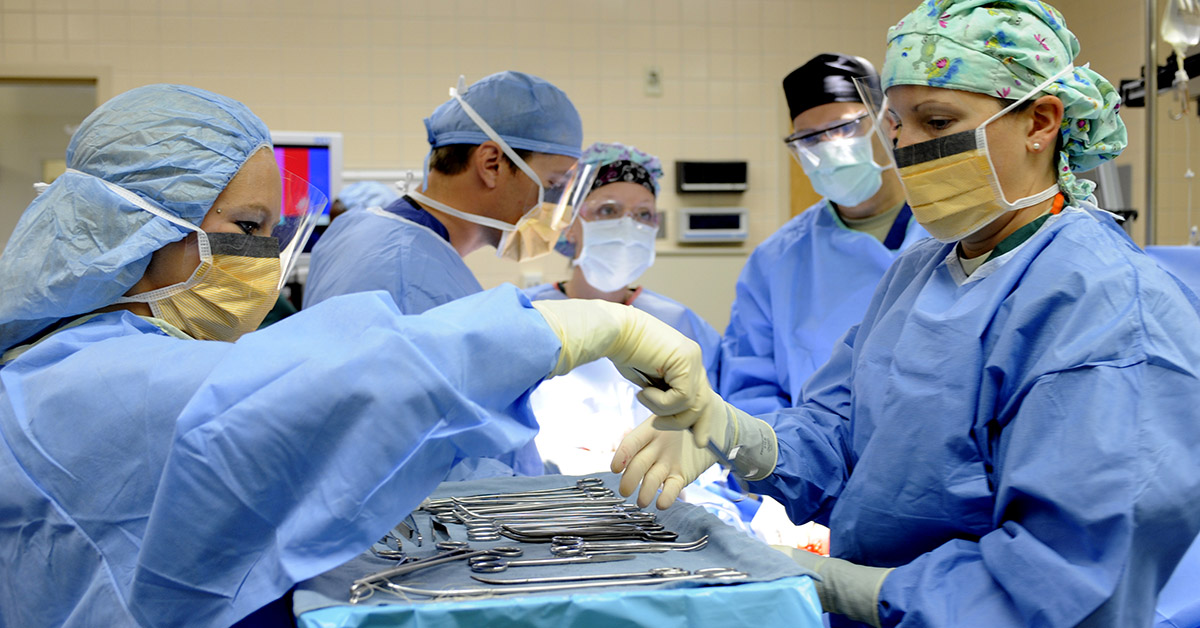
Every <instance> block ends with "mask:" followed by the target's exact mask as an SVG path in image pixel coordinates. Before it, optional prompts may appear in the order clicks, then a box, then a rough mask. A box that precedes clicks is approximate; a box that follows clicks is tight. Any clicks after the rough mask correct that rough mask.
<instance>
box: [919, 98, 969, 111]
mask: <svg viewBox="0 0 1200 628" xmlns="http://www.w3.org/2000/svg"><path fill="white" fill-rule="evenodd" d="M926 105H941V106H943V107H950V108H952V109H958V107H957V106H955V105H954V104H952V103H948V102H946V101H943V100H926V101H925V102H921V103H917V104H916V105H915V106H913V108H912V110H913V111H916V112H920V111H921V107H924V106H926Z"/></svg>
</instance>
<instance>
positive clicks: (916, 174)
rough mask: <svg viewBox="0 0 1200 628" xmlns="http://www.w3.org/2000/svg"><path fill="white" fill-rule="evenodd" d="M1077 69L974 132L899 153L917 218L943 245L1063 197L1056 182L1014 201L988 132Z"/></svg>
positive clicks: (900, 168)
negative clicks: (997, 165) (994, 160)
mask: <svg viewBox="0 0 1200 628" xmlns="http://www.w3.org/2000/svg"><path fill="white" fill-rule="evenodd" d="M1071 70H1073V68H1072V67H1071V66H1068V67H1067V68H1065V69H1064V70H1062V71H1061V72H1059V73H1057V74H1055V75H1054V76H1052V77H1050V78H1049V79H1048V80H1046V82H1044V83H1042V84H1041V85H1039V86H1038V87H1037V88H1035V89H1034V90H1032V91H1030V92H1029V93H1028V94H1026V95H1025V96H1023V97H1021V98H1020V99H1019V100H1017V101H1016V102H1014V103H1012V104H1011V105H1009V106H1007V107H1005V108H1004V109H1001V110H1000V111H999V112H998V113H996V114H995V115H993V116H992V117H990V118H988V119H987V120H985V121H984V122H983V124H981V125H979V127H978V128H976V129H975V130H974V131H963V132H961V133H955V134H953V135H947V136H945V137H939V138H937V139H933V140H929V141H927V142H921V143H920V144H913V145H912V146H905V147H904V148H898V149H896V151H895V159H896V167H897V169H898V172H899V174H900V180H901V182H902V183H903V184H904V188H905V193H906V195H907V196H908V203H909V206H910V207H911V208H912V212H913V217H914V218H916V219H917V222H919V223H921V226H922V227H925V230H926V231H928V232H929V234H930V235H932V236H933V237H935V238H937V239H938V240H940V241H942V242H946V243H952V242H958V241H959V240H962V239H963V238H966V237H967V236H970V235H971V234H973V233H975V232H977V231H979V230H980V229H982V228H984V227H986V226H987V225H988V224H990V223H991V222H992V221H994V220H996V219H997V218H999V217H1000V216H1002V215H1004V214H1005V213H1006V212H1010V211H1016V210H1018V209H1023V208H1025V207H1031V206H1033V205H1037V204H1038V203H1041V202H1043V201H1045V200H1046V199H1049V198H1051V197H1053V196H1054V195H1055V194H1057V193H1058V183H1057V182H1056V183H1055V184H1054V185H1052V186H1050V187H1048V188H1046V189H1045V190H1042V191H1041V192H1038V193H1037V194H1034V195H1032V196H1027V197H1025V198H1022V199H1018V200H1016V201H1013V202H1009V201H1008V199H1007V198H1005V196H1004V190H1003V189H1001V186H1000V180H999V179H998V178H997V177H996V169H995V167H994V165H993V163H992V158H991V155H990V154H989V152H988V143H987V131H986V129H987V125H989V124H991V123H992V122H994V121H996V120H998V119H999V118H1001V117H1002V116H1004V115H1006V114H1007V113H1009V112H1010V111H1012V110H1013V109H1015V108H1016V107H1017V106H1019V105H1020V104H1021V103H1023V102H1025V101H1027V100H1029V99H1031V98H1033V97H1034V96H1036V95H1038V94H1040V93H1041V91H1042V90H1043V89H1044V88H1046V87H1047V86H1049V85H1050V84H1051V83H1053V82H1054V81H1056V80H1057V79H1058V78H1059V77H1060V76H1063V75H1065V74H1066V73H1067V72H1069V71H1071Z"/></svg>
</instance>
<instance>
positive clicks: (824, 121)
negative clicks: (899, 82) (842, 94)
mask: <svg viewBox="0 0 1200 628" xmlns="http://www.w3.org/2000/svg"><path fill="white" fill-rule="evenodd" d="M866 112H867V106H866V105H864V104H862V103H860V102H831V103H825V104H824V105H817V106H816V107H813V108H812V109H805V110H804V111H802V112H800V115H798V116H796V117H795V119H793V120H792V130H794V131H795V132H797V133H804V132H805V131H817V130H820V129H824V128H826V127H829V126H833V125H836V124H837V123H838V122H843V121H846V120H853V119H854V118H857V117H858V116H860V115H862V114H864V113H866Z"/></svg>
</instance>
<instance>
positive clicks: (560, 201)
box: [450, 76, 596, 261]
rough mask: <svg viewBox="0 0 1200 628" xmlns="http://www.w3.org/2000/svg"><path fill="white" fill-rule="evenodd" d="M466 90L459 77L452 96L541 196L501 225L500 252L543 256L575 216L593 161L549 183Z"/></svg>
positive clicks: (520, 257)
mask: <svg viewBox="0 0 1200 628" xmlns="http://www.w3.org/2000/svg"><path fill="white" fill-rule="evenodd" d="M465 91H466V78H465V77H463V76H460V77H458V86H457V87H451V88H450V96H451V97H452V98H454V99H455V100H457V101H458V103H459V105H460V106H461V107H462V109H463V112H464V113H466V114H467V116H468V117H469V118H471V120H472V121H473V122H475V124H476V125H477V126H479V129H480V130H481V131H483V132H484V134H485V135H487V136H488V138H489V139H491V140H492V141H493V142H495V143H496V144H497V145H498V146H499V147H500V150H501V151H503V152H504V155H505V156H507V157H508V158H509V159H510V160H511V161H512V162H513V163H514V164H516V166H517V168H519V169H520V170H521V172H524V173H525V175H526V176H528V177H529V179H530V180H531V181H533V182H534V184H536V185H537V186H538V199H537V204H535V205H534V206H533V207H532V208H531V209H529V210H528V211H527V212H526V213H525V215H524V216H522V217H521V219H520V220H518V221H517V223H516V224H515V225H506V227H498V228H499V229H500V230H501V231H503V232H504V235H503V236H501V238H500V244H499V245H498V246H497V247H496V256H497V257H502V258H508V259H513V260H516V261H523V260H527V259H534V258H537V257H541V256H542V255H545V254H547V253H549V252H550V251H552V250H554V244H555V243H556V242H558V236H559V234H560V233H561V232H562V230H563V229H564V228H566V226H567V225H569V224H570V223H571V221H572V220H573V219H574V217H575V211H576V208H578V207H579V205H580V202H581V201H582V199H583V197H584V196H586V193H587V191H588V190H590V189H591V187H592V181H594V180H595V178H596V168H595V166H594V165H593V164H575V166H573V167H572V168H571V169H570V170H568V171H567V173H566V174H565V175H564V176H563V177H562V178H560V179H559V180H557V181H552V182H550V184H549V185H546V184H545V183H544V182H543V181H542V179H541V177H539V176H538V174H537V172H535V171H534V169H533V168H531V167H530V166H529V164H528V163H526V161H525V160H524V159H522V158H521V156H520V155H518V154H517V152H516V151H515V150H513V149H512V147H511V146H509V145H508V142H506V141H504V138H502V137H500V134H499V133H496V131H495V130H494V129H493V128H492V127H491V125H489V124H488V123H487V121H486V120H484V119H483V117H482V116H480V115H479V113H477V112H476V111H475V109H474V108H472V107H471V105H468V104H467V101H466V100H464V99H463V97H462V96H461V95H460V94H461V93H462V92H465Z"/></svg>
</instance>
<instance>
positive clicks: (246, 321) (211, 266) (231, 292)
mask: <svg viewBox="0 0 1200 628" xmlns="http://www.w3.org/2000/svg"><path fill="white" fill-rule="evenodd" d="M198 237H199V243H200V266H198V267H197V268H196V271H195V272H194V273H192V276H191V278H189V279H188V280H187V281H186V282H184V283H181V284H175V285H174V286H167V287H165V288H160V289H158V290H152V291H150V292H145V293H142V294H135V295H133V296H129V297H124V298H123V299H121V300H120V301H118V302H142V303H148V304H149V305H150V311H151V312H153V313H154V316H155V317H157V318H161V319H163V320H165V321H167V322H168V323H170V324H172V325H174V326H176V327H178V328H179V329H181V330H183V331H184V332H185V333H187V334H188V335H189V336H191V337H193V338H198V339H201V340H224V341H227V342H233V341H234V340H237V339H238V338H239V337H241V336H242V335H243V334H245V333H248V332H251V331H254V330H255V329H257V328H258V326H259V325H260V324H262V321H263V319H264V318H266V316H267V313H268V312H270V311H271V307H273V306H274V305H275V301H276V299H277V298H278V297H279V288H278V285H279V273H280V265H279V241H278V240H276V239H275V238H271V237H262V236H252V235H244V234H241V233H205V232H203V231H200V232H198Z"/></svg>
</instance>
